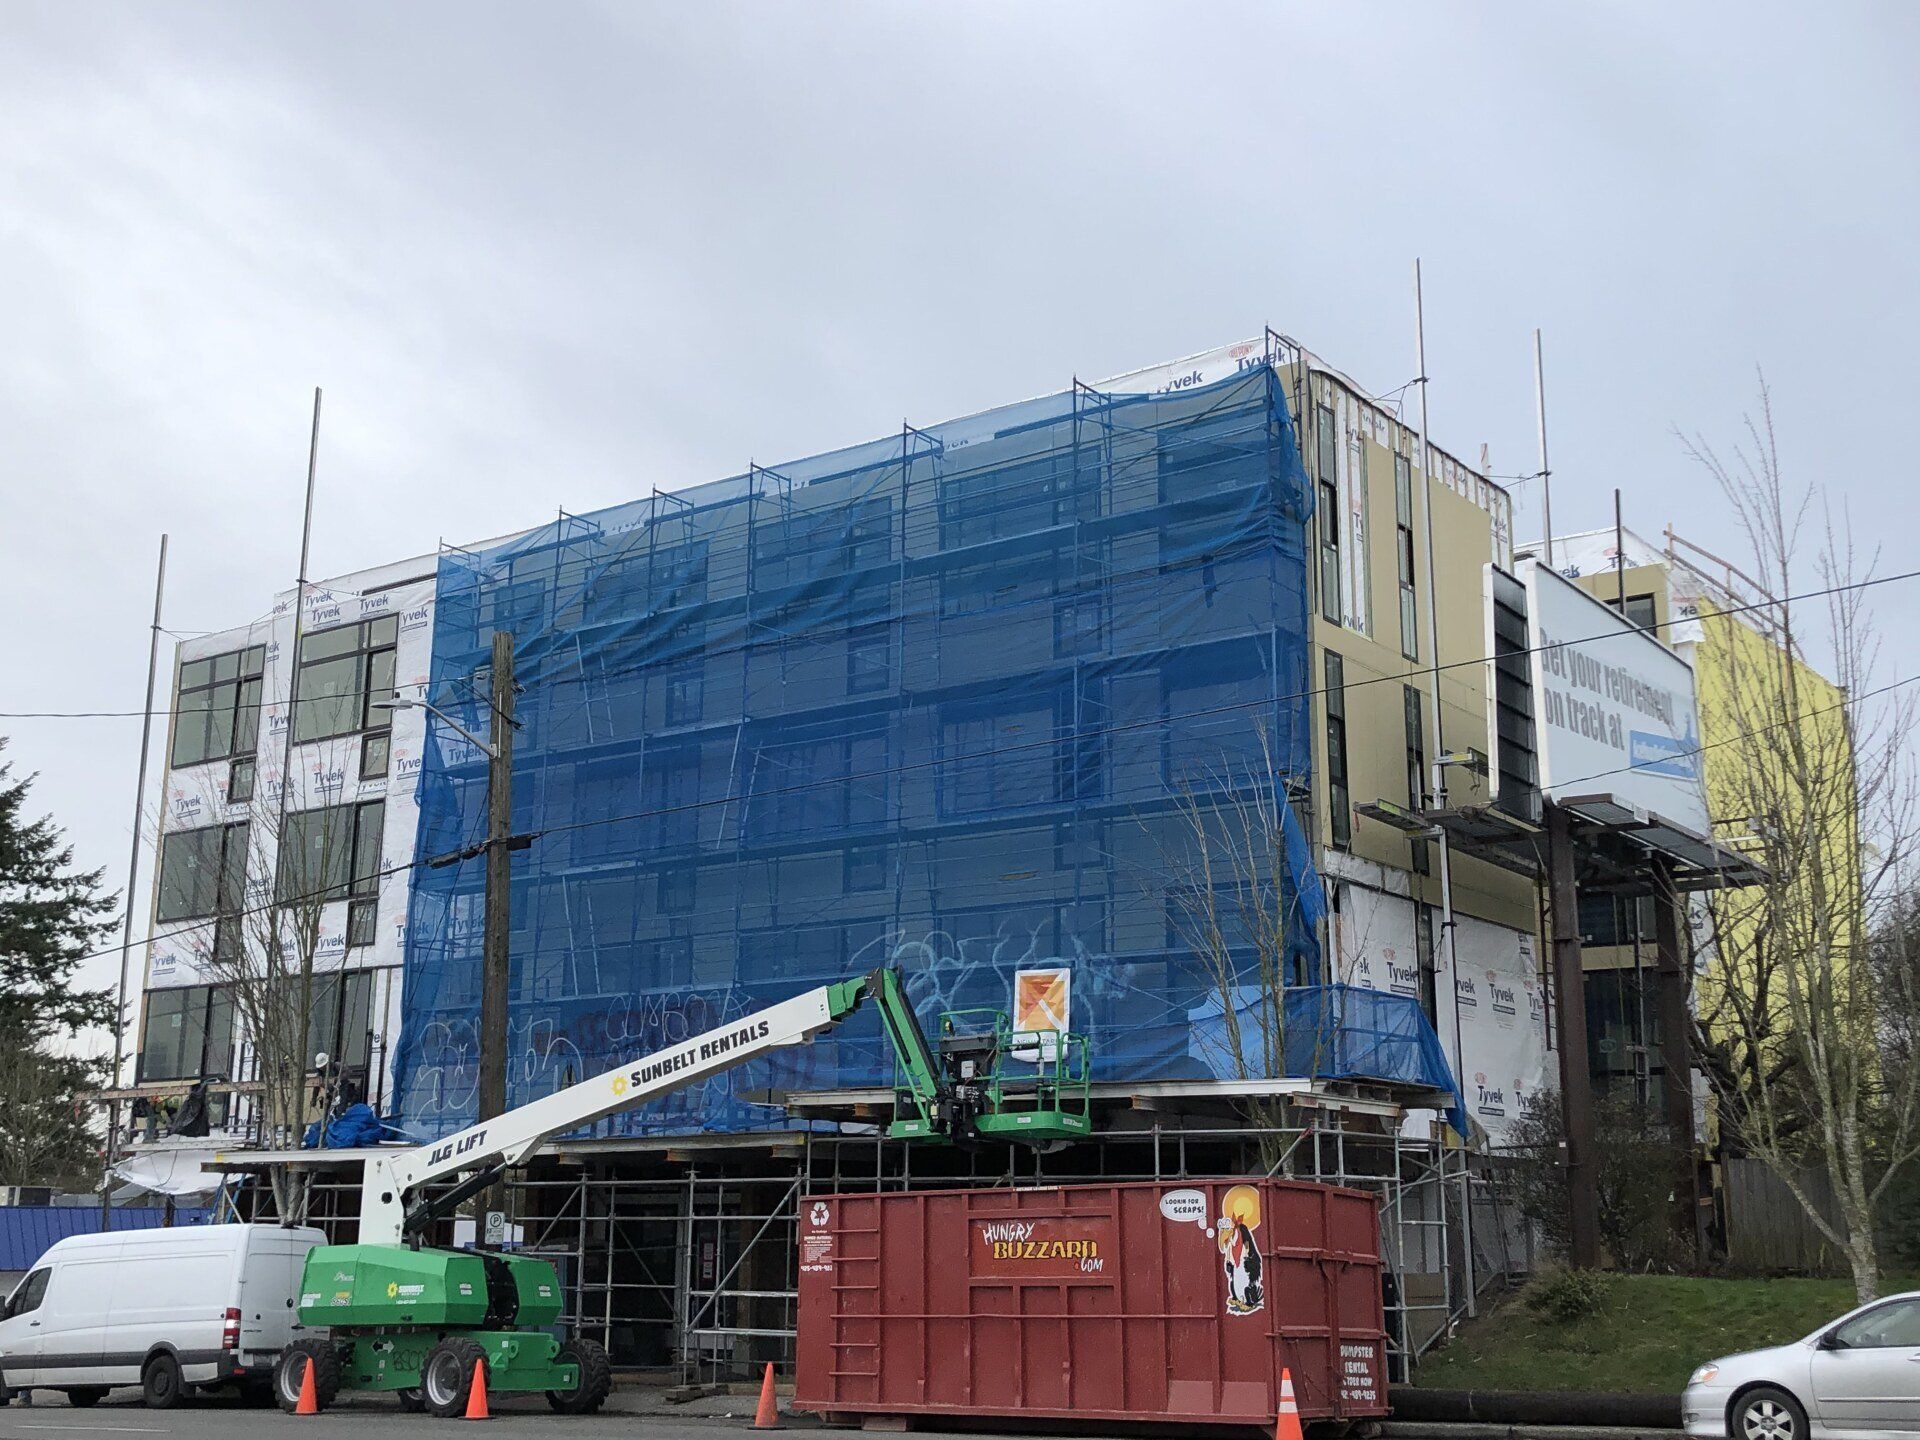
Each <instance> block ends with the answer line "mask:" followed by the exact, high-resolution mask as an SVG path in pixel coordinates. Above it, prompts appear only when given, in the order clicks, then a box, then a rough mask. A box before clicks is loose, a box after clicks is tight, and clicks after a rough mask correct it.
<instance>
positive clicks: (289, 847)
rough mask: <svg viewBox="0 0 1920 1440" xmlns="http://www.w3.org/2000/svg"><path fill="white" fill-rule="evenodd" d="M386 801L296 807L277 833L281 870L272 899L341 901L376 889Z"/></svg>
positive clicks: (375, 891)
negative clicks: (304, 808)
mask: <svg viewBox="0 0 1920 1440" xmlns="http://www.w3.org/2000/svg"><path fill="white" fill-rule="evenodd" d="M386 815H387V804H386V801H384V800H369V801H366V802H364V803H362V804H358V805H329V806H327V807H326V808H325V809H321V810H295V811H293V812H291V813H290V814H288V816H287V818H286V825H285V830H284V832H283V833H282V835H281V837H280V873H279V876H278V879H277V882H276V884H275V887H274V896H275V898H276V899H277V900H278V901H279V902H280V903H281V904H283V905H286V904H290V903H293V902H295V901H299V900H309V899H326V900H344V899H346V898H348V897H349V896H365V895H377V894H378V893H379V891H380V836H381V828H382V827H383V826H384V825H385V823H386Z"/></svg>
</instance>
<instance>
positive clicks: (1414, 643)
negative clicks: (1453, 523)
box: [1393, 454, 1420, 660]
mask: <svg viewBox="0 0 1920 1440" xmlns="http://www.w3.org/2000/svg"><path fill="white" fill-rule="evenodd" d="M1393 526H1394V563H1395V566H1396V567H1397V569H1398V572H1399V580H1400V653H1401V654H1402V655H1403V656H1405V657H1406V658H1407V659H1409V660H1418V659H1419V658H1420V624H1419V619H1420V601H1419V591H1418V578H1419V571H1418V569H1417V568H1416V567H1415V564H1414V549H1413V458H1412V457H1411V456H1408V455H1400V454H1396V455H1395V456H1394V457H1393Z"/></svg>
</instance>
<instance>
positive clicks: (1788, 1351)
mask: <svg viewBox="0 0 1920 1440" xmlns="http://www.w3.org/2000/svg"><path fill="white" fill-rule="evenodd" d="M1681 1404H1682V1410H1683V1413H1684V1415H1685V1418H1686V1426H1687V1434H1689V1435H1714V1436H1730V1437H1732V1440H1885V1437H1889V1436H1897V1437H1904V1440H1913V1437H1916V1436H1920V1291H1915V1292H1912V1293H1910V1294H1906V1295H1891V1296H1888V1297H1887V1298H1885V1299H1883V1300H1875V1301H1874V1302H1873V1303H1872V1304H1870V1305H1862V1306H1861V1307H1860V1308H1859V1309H1858V1310H1854V1311H1852V1312H1850V1313H1848V1314H1846V1315H1842V1316H1841V1317H1840V1318H1839V1319H1838V1320H1834V1321H1830V1322H1829V1323H1828V1324H1825V1325H1822V1326H1821V1327H1820V1328H1819V1329H1818V1330H1816V1331H1814V1332H1813V1334H1811V1335H1809V1336H1807V1338H1806V1339H1804V1340H1796V1341H1794V1342H1793V1343H1792V1344H1791V1345H1776V1346H1775V1347H1774V1348H1773V1349H1771V1350H1749V1351H1748V1352H1747V1353H1746V1354H1744V1355H1730V1356H1728V1357H1727V1358H1726V1359H1724V1360H1715V1361H1713V1362H1712V1363H1711V1364H1707V1365H1702V1366H1701V1367H1700V1368H1699V1369H1698V1370H1696V1371H1694V1372H1693V1378H1692V1379H1690V1380H1689V1381H1688V1382H1687V1393H1686V1396H1685V1398H1684V1399H1683V1400H1682V1402H1681Z"/></svg>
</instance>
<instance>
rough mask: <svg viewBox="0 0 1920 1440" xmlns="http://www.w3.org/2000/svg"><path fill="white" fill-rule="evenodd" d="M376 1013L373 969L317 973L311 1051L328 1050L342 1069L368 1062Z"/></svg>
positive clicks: (309, 1021) (309, 1031)
mask: <svg viewBox="0 0 1920 1440" xmlns="http://www.w3.org/2000/svg"><path fill="white" fill-rule="evenodd" d="M372 1013H373V972H372V971H371V970H345V971H335V972H333V973H331V974H325V975H315V976H314V977H313V1008H312V1009H311V1010H309V1011H308V1012H307V1053H306V1056H305V1059H306V1060H307V1062H308V1063H311V1062H312V1060H313V1057H314V1056H316V1055H320V1054H325V1055H327V1056H328V1057H330V1058H331V1059H332V1061H333V1063H334V1064H336V1065H338V1066H340V1067H341V1068H342V1069H346V1070H354V1069H358V1068H360V1067H361V1066H364V1065H365V1064H366V1063H367V1053H368V1049H369V1046H370V1043H371V1034H370V1030H371V1023H370V1017H371V1015H372Z"/></svg>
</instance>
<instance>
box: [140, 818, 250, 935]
mask: <svg viewBox="0 0 1920 1440" xmlns="http://www.w3.org/2000/svg"><path fill="white" fill-rule="evenodd" d="M215 832H218V833H219V835H220V846H219V853H218V855H217V856H216V857H215V860H216V864H215V866H214V879H213V883H212V893H211V895H210V897H209V903H208V905H207V906H206V908H204V909H203V908H200V906H199V904H198V901H197V899H196V900H195V902H194V908H192V909H188V910H171V909H169V908H168V905H167V897H168V894H169V889H170V885H173V884H174V882H169V880H168V877H167V860H168V855H169V851H170V850H172V853H173V854H175V855H177V854H179V852H178V851H177V850H173V849H172V847H174V846H175V845H176V844H178V843H182V842H185V841H186V840H187V839H188V838H189V837H195V836H205V835H210V834H213V833H215ZM156 876H157V879H156V883H155V897H154V918H155V919H156V920H157V921H159V922H160V923H161V924H165V925H171V924H175V923H177V922H182V921H188V920H207V919H211V918H213V917H215V916H221V915H235V914H237V913H238V912H239V911H241V910H242V909H244V908H245V907H246V892H247V822H246V821H245V820H231V821H227V822H224V823H222V824H218V825H197V826H195V827H194V828H193V829H191V830H169V831H168V832H167V833H166V834H164V835H162V836H161V837H160V857H159V864H158V866H157V868H156ZM175 888H177V886H176V887H175Z"/></svg>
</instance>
